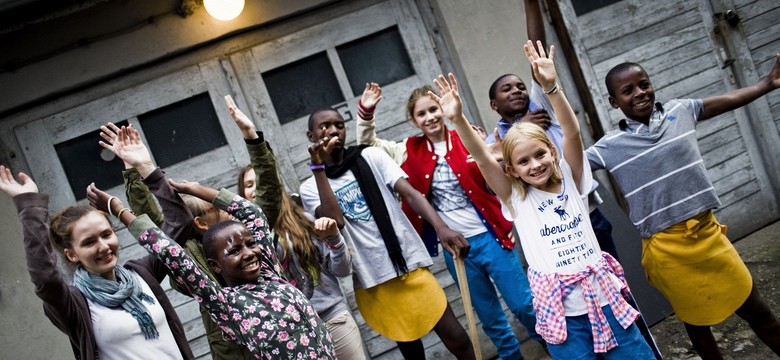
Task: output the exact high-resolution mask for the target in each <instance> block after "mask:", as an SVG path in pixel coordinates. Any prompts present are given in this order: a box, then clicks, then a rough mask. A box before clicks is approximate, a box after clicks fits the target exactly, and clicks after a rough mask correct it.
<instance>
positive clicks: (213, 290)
mask: <svg viewBox="0 0 780 360" xmlns="http://www.w3.org/2000/svg"><path fill="white" fill-rule="evenodd" d="M214 205H215V206H217V207H219V208H222V209H225V210H226V211H227V212H228V213H230V214H231V215H233V216H234V217H235V218H236V219H237V220H238V221H241V222H242V223H243V224H244V225H245V226H246V227H247V229H248V230H249V232H250V233H251V234H252V235H253V236H254V237H255V240H256V241H257V243H258V245H259V246H260V247H261V248H262V256H261V258H260V259H259V261H260V278H258V279H257V282H256V283H251V284H244V285H241V286H235V287H225V288H221V287H220V286H219V284H217V283H215V282H213V281H212V280H210V279H209V278H208V276H206V275H205V274H204V273H203V272H201V271H200V269H199V268H198V266H197V265H196V264H195V262H194V261H193V260H192V259H191V258H190V257H189V256H188V255H187V253H185V252H184V251H183V249H182V248H181V247H180V246H179V245H178V244H176V243H175V242H174V241H172V240H170V239H169V238H168V237H167V236H166V235H165V234H164V233H163V232H162V231H160V229H159V228H157V227H156V226H154V223H152V222H151V220H149V219H148V218H147V217H145V216H141V217H139V218H137V219H136V220H135V221H133V223H131V224H130V226H129V228H130V231H131V232H132V233H133V234H134V235H138V239H139V243H140V244H141V245H142V246H143V247H144V248H146V250H147V251H149V252H150V253H152V254H154V255H155V256H157V257H158V258H160V259H161V260H162V261H163V262H164V263H165V265H166V266H167V267H168V268H169V269H170V270H171V275H172V276H173V279H174V280H175V281H176V282H178V283H179V284H181V285H183V286H185V287H186V288H187V289H189V291H190V292H191V293H192V294H193V296H194V298H195V300H196V301H198V303H200V304H201V305H202V306H205V307H206V308H208V310H209V314H210V315H211V317H212V318H213V319H214V320H215V321H216V322H217V324H218V325H219V327H220V328H221V329H222V332H223V333H224V334H225V335H226V336H228V337H229V338H230V339H231V340H233V341H235V342H237V343H239V344H243V345H244V346H246V347H247V348H248V349H249V350H250V351H251V352H252V353H253V354H254V355H255V357H256V358H258V359H335V358H336V357H335V352H334V350H333V345H332V342H331V337H330V334H329V333H328V331H327V329H326V327H325V324H324V322H323V321H322V320H321V319H320V318H319V316H317V313H316V311H314V308H313V307H312V305H311V303H310V302H309V300H308V299H306V297H305V296H304V295H303V293H301V292H300V291H299V290H298V289H296V288H295V287H294V286H293V285H291V284H290V283H288V282H287V281H285V280H284V279H283V277H282V275H281V274H282V268H281V266H280V265H279V261H278V260H277V257H276V253H275V251H274V246H273V244H272V239H271V237H270V236H269V233H270V230H269V228H268V224H267V222H266V219H265V216H264V215H263V213H262V211H261V210H260V209H259V208H258V207H257V206H256V205H254V204H252V203H251V202H249V201H247V200H245V199H244V198H242V197H240V196H238V195H235V194H233V193H231V192H229V191H227V190H224V189H223V190H221V191H220V193H219V195H218V196H217V199H216V200H215V201H214Z"/></svg>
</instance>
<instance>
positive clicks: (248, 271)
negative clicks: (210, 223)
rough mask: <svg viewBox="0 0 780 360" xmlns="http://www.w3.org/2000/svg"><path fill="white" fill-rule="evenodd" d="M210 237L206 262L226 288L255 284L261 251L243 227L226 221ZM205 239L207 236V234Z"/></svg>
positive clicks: (258, 274)
mask: <svg viewBox="0 0 780 360" xmlns="http://www.w3.org/2000/svg"><path fill="white" fill-rule="evenodd" d="M215 230H216V231H215V232H214V234H213V239H210V240H208V241H212V242H213V244H210V247H212V246H213V249H210V250H209V251H208V252H209V254H207V256H209V259H208V263H209V265H210V266H211V268H212V270H214V272H216V273H217V274H220V275H222V277H223V278H224V279H225V282H227V284H228V285H229V286H236V285H242V284H247V283H254V282H257V279H258V278H259V277H260V258H261V256H262V250H261V248H260V246H259V245H258V243H257V241H256V240H255V238H254V237H253V236H252V234H250V233H249V231H248V230H247V229H246V227H245V226H244V225H242V224H241V223H238V222H234V221H231V222H227V223H225V224H224V225H223V226H219V227H218V229H215ZM207 236H208V235H207Z"/></svg>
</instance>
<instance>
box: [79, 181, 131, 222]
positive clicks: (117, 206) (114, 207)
mask: <svg viewBox="0 0 780 360" xmlns="http://www.w3.org/2000/svg"><path fill="white" fill-rule="evenodd" d="M109 199H110V202H109ZM87 200H89V206H92V207H93V208H95V209H98V210H100V211H102V212H107V213H109V214H116V213H118V212H119V210H121V209H122V208H123V207H124V205H122V200H119V198H117V197H115V196H111V195H110V194H109V193H107V192H105V191H103V190H100V189H98V188H97V186H95V183H91V184H89V186H87ZM109 207H110V208H109Z"/></svg>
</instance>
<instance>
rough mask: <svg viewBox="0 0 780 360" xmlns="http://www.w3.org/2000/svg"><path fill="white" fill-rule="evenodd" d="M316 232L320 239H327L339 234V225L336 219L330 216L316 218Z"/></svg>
mask: <svg viewBox="0 0 780 360" xmlns="http://www.w3.org/2000/svg"><path fill="white" fill-rule="evenodd" d="M314 234H315V235H317V237H319V238H320V239H327V238H329V237H332V236H336V235H338V234H339V226H338V224H337V223H336V220H333V219H331V218H329V217H321V218H318V219H317V220H314Z"/></svg>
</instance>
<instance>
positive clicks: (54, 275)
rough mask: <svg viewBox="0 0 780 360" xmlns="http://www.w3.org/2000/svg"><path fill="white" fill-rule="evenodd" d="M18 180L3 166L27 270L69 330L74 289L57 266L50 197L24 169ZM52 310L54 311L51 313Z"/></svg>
mask: <svg viewBox="0 0 780 360" xmlns="http://www.w3.org/2000/svg"><path fill="white" fill-rule="evenodd" d="M18 176H19V180H18V181H17V180H16V179H15V178H14V176H13V174H12V173H11V169H10V168H8V167H5V166H2V165H0V190H2V191H3V192H4V193H6V194H8V196H10V197H12V198H13V201H14V204H15V205H16V211H17V214H18V216H19V220H20V221H21V223H22V233H23V234H24V254H25V257H26V259H27V271H28V272H29V273H30V280H32V283H33V284H34V285H35V294H36V295H37V296H38V297H39V298H40V299H41V300H43V302H44V304H46V305H45V307H46V310H47V314H48V315H52V316H53V317H52V318H51V320H52V322H53V323H54V324H55V325H56V326H57V327H59V328H60V329H62V330H63V331H67V329H68V328H67V326H68V325H71V324H73V323H75V322H76V321H75V320H72V319H74V318H75V316H77V311H76V309H75V307H74V305H73V302H72V297H71V296H69V293H70V288H69V287H68V285H67V283H65V281H64V280H63V278H62V274H61V273H60V271H59V268H58V267H57V254H56V251H55V250H54V247H53V246H52V244H51V242H50V241H49V225H48V217H49V198H48V196H47V195H46V194H39V193H38V186H37V185H36V184H35V182H33V180H32V179H31V178H30V177H29V176H27V174H25V173H23V172H20V173H19V175H18ZM50 311H51V313H50Z"/></svg>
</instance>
